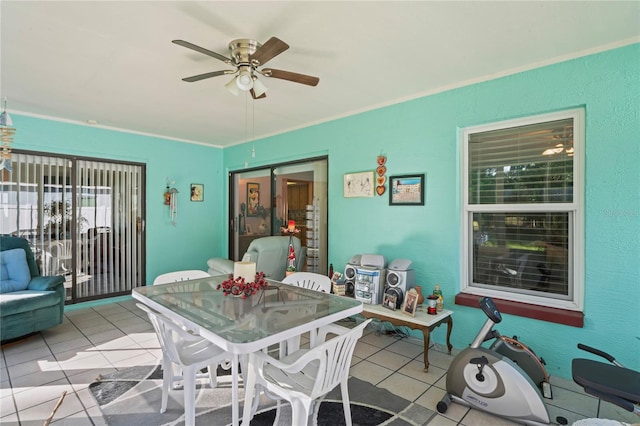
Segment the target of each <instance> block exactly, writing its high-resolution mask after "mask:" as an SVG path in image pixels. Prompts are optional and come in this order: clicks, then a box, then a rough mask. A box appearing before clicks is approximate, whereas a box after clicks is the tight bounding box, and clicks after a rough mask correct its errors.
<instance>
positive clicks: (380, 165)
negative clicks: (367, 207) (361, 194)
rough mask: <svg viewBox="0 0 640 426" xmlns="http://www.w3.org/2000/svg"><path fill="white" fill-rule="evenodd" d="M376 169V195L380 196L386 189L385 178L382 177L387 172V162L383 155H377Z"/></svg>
mask: <svg viewBox="0 0 640 426" xmlns="http://www.w3.org/2000/svg"><path fill="white" fill-rule="evenodd" d="M377 160H378V167H376V173H377V174H378V176H377V177H376V183H377V184H378V185H377V186H376V194H378V195H380V196H382V194H384V192H385V190H386V189H387V188H386V187H385V186H384V184H385V182H386V181H387V178H386V176H385V175H384V174H385V173H386V172H387V166H385V163H386V162H387V157H386V156H384V155H378V159H377Z"/></svg>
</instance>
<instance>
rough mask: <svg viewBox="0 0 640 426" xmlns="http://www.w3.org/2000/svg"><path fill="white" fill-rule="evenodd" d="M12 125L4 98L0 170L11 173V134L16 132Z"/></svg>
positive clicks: (0, 120)
mask: <svg viewBox="0 0 640 426" xmlns="http://www.w3.org/2000/svg"><path fill="white" fill-rule="evenodd" d="M11 126H13V121H12V120H11V116H9V113H8V112H7V98H6V96H5V98H4V110H3V111H2V114H0V142H1V143H2V148H1V149H2V151H0V170H2V171H3V172H2V173H3V177H4V173H5V172H8V173H11V171H12V170H13V167H12V166H11V144H12V143H13V135H14V134H15V133H16V129H15V128H13V127H11Z"/></svg>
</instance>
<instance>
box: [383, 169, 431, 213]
mask: <svg viewBox="0 0 640 426" xmlns="http://www.w3.org/2000/svg"><path fill="white" fill-rule="evenodd" d="M389 205H390V206H424V173H422V174H413V175H403V176H391V177H390V178H389Z"/></svg>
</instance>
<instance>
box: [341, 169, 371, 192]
mask: <svg viewBox="0 0 640 426" xmlns="http://www.w3.org/2000/svg"><path fill="white" fill-rule="evenodd" d="M375 186H376V185H375V183H374V180H373V172H372V171H371V172H360V173H346V174H345V175H344V196H345V198H349V197H373V191H374V188H375Z"/></svg>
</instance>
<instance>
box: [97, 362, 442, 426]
mask: <svg viewBox="0 0 640 426" xmlns="http://www.w3.org/2000/svg"><path fill="white" fill-rule="evenodd" d="M218 376H219V377H218V386H217V387H216V388H214V389H212V388H209V387H208V385H206V384H203V385H202V386H201V385H200V384H198V387H197V390H196V424H197V425H199V424H202V425H215V426H225V425H229V424H231V377H230V376H229V372H228V371H225V370H222V369H219V371H218ZM203 383H206V381H203ZM89 390H90V391H91V394H92V395H93V397H94V398H95V400H96V401H97V403H98V405H99V406H100V409H101V410H102V413H103V415H104V418H105V420H106V422H107V423H108V424H109V425H114V426H115V425H123V426H124V425H127V426H130V425H136V426H143V425H153V426H156V425H182V424H184V407H183V392H182V389H175V390H171V391H170V392H169V403H168V405H167V411H166V412H165V413H164V414H160V401H161V396H162V371H161V369H160V367H159V366H153V367H151V366H146V367H132V368H127V369H124V370H120V371H117V372H115V373H112V374H108V375H105V376H101V377H100V378H99V380H97V381H96V382H93V383H91V385H89ZM239 393H240V398H241V399H242V396H243V394H244V390H243V388H242V385H241V387H240V389H239ZM349 397H350V399H351V401H350V402H351V417H352V421H353V425H354V426H377V425H381V424H384V425H393V426H409V425H417V424H422V423H424V422H425V421H426V420H428V419H429V418H430V417H431V415H433V412H432V411H430V410H428V409H426V408H424V407H421V406H419V405H415V404H412V403H411V402H409V401H407V400H405V399H403V398H400V397H398V396H396V395H394V394H392V393H390V392H389V391H387V390H386V389H382V388H378V387H376V386H374V385H372V384H371V383H368V382H365V381H362V380H359V379H357V378H354V377H352V378H350V379H349ZM240 415H241V416H242V402H241V404H240ZM311 417H312V419H311V420H310V422H309V424H310V425H317V426H340V425H344V412H343V409H342V398H341V393H340V388H339V387H338V388H336V389H334V390H333V391H331V392H330V393H329V394H328V395H327V396H326V397H325V398H324V399H323V400H322V401H320V403H319V404H318V403H316V404H315V405H314V411H313V414H312V416H311ZM272 425H287V426H290V425H291V408H290V406H289V404H288V403H286V402H284V401H283V402H282V403H281V404H280V406H279V407H278V405H277V403H276V402H275V401H272V400H270V399H268V398H266V397H265V396H264V395H262V396H261V400H260V406H259V407H258V412H257V413H256V415H255V416H254V418H253V420H252V421H251V426H272Z"/></svg>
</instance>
